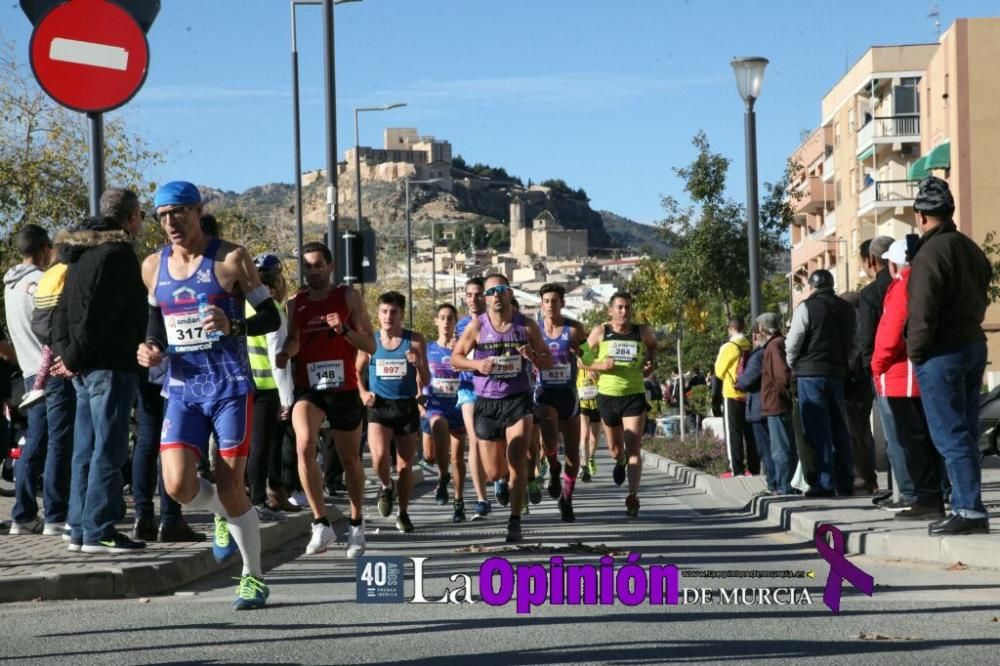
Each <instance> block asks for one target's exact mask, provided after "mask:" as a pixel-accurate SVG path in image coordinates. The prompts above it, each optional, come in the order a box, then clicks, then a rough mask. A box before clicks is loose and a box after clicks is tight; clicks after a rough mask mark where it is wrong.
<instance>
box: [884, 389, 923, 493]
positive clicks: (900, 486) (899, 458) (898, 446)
mask: <svg viewBox="0 0 1000 666" xmlns="http://www.w3.org/2000/svg"><path fill="white" fill-rule="evenodd" d="M876 400H877V401H878V414H879V418H880V419H881V421H882V432H883V433H884V434H885V453H886V456H888V458H889V467H890V468H891V469H892V483H893V484H894V485H895V487H896V489H897V490H898V491H899V499H900V501H902V502H906V503H908V504H910V503H913V502H916V501H917V491H916V489H915V488H914V486H913V477H911V476H910V470H909V468H908V467H907V466H906V451H905V450H904V449H903V445H902V443H900V441H899V434H898V433H897V430H896V420H895V418H894V417H893V415H892V409H891V408H890V407H889V400H888V398H885V397H883V396H878V397H877V398H876Z"/></svg>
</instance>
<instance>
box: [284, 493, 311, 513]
mask: <svg viewBox="0 0 1000 666" xmlns="http://www.w3.org/2000/svg"><path fill="white" fill-rule="evenodd" d="M288 501H289V502H291V503H292V504H294V505H295V506H300V507H302V508H303V509H306V508H308V507H309V500H308V499H307V498H306V494H305V493H304V492H302V491H301V490H300V491H298V492H296V493H294V494H293V495H292V496H291V497H289V498H288Z"/></svg>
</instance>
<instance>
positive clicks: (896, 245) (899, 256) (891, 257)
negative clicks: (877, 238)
mask: <svg viewBox="0 0 1000 666" xmlns="http://www.w3.org/2000/svg"><path fill="white" fill-rule="evenodd" d="M882 258H883V259H886V260H887V261H891V262H892V263H894V264H896V265H897V266H905V265H906V264H907V259H906V239H905V238H900V239H899V240H895V241H892V245H890V246H889V249H888V250H887V251H886V252H885V254H883V255H882Z"/></svg>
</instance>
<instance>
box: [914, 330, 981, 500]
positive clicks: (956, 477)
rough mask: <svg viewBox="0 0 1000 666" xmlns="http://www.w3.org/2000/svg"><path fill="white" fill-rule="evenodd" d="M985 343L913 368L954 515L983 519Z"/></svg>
mask: <svg viewBox="0 0 1000 666" xmlns="http://www.w3.org/2000/svg"><path fill="white" fill-rule="evenodd" d="M985 369H986V343H985V342H976V343H973V344H970V345H967V346H965V347H963V348H962V349H959V350H957V351H951V352H946V353H942V354H937V355H935V356H932V357H930V358H929V359H927V360H926V361H924V362H923V363H922V364H920V365H917V366H916V370H917V379H919V380H920V393H921V399H922V402H923V405H924V413H925V414H926V415H927V426H928V428H929V429H930V432H931V439H932V440H933V441H934V446H935V448H937V450H938V453H940V454H941V457H942V458H944V463H945V466H946V467H947V469H948V478H949V480H950V481H951V508H952V511H954V512H955V513H957V514H958V515H960V516H962V517H964V518H986V517H987V514H986V508H985V507H984V506H983V499H982V489H981V486H982V469H981V467H980V465H979V445H978V439H979V394H980V391H981V390H982V381H983V371H984V370H985Z"/></svg>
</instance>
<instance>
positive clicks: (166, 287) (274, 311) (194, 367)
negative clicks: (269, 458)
mask: <svg viewBox="0 0 1000 666" xmlns="http://www.w3.org/2000/svg"><path fill="white" fill-rule="evenodd" d="M153 201H154V203H155V206H156V216H157V218H158V219H159V221H160V224H161V225H162V227H163V230H164V231H165V232H166V234H167V238H168V240H169V244H168V245H167V246H166V247H164V248H163V249H162V250H161V251H159V252H156V253H154V254H151V255H149V256H148V257H146V259H145V261H143V263H142V276H143V280H144V282H145V283H146V286H147V288H148V289H149V303H150V312H149V323H148V326H147V338H146V341H145V342H143V343H142V344H140V345H139V349H138V352H137V357H138V360H139V363H140V365H142V366H144V367H147V368H151V367H154V366H157V365H159V364H160V362H161V361H162V360H163V357H164V355H165V354H166V355H169V357H170V363H169V368H170V375H169V378H168V379H167V387H166V393H167V398H168V399H167V406H166V411H165V414H164V419H163V431H162V433H161V437H160V461H161V464H162V467H163V482H164V487H165V489H166V490H167V492H168V493H169V494H170V496H171V497H173V498H174V499H175V500H177V501H178V502H180V503H181V504H183V505H184V506H185V507H187V508H189V509H201V510H207V511H211V512H212V513H214V514H216V535H215V543H214V545H213V552H214V554H215V556H216V558H217V559H219V560H225V559H227V558H228V557H229V556H231V555H232V554H233V553H234V552H235V550H236V549H237V548H238V549H239V551H240V554H241V555H242V557H243V574H242V578H241V579H240V584H239V587H237V590H236V594H237V596H236V601H235V603H234V607H235V608H236V610H248V609H254V608H261V607H263V606H264V604H265V602H266V601H267V597H268V593H269V592H268V589H267V586H266V585H265V584H264V577H263V570H262V568H261V563H260V524H259V522H258V518H257V512H256V511H254V510H253V507H252V506H251V505H250V500H249V499H248V497H247V494H246V488H245V486H244V478H245V471H246V463H247V458H246V456H247V454H248V452H249V449H250V434H251V433H250V424H251V422H252V418H253V379H252V377H251V374H250V367H249V361H248V359H247V344H246V337H245V336H246V335H248V334H249V335H262V334H266V333H270V332H271V331H274V330H277V328H278V326H279V325H280V323H281V319H280V315H279V313H278V308H277V306H276V305H275V303H274V301H273V300H272V298H271V295H270V293H269V292H268V290H267V288H266V287H265V286H264V285H263V284H261V281H260V277H258V275H257V269H256V268H254V264H253V260H252V259H251V258H250V255H249V253H248V252H247V251H246V249H245V248H243V247H241V246H239V245H234V244H233V243H229V242H227V241H223V240H221V239H219V238H210V237H208V236H206V235H205V233H204V232H203V231H202V229H201V225H200V224H199V217H200V216H201V211H202V206H201V195H200V194H199V192H198V188H197V187H195V186H194V185H192V184H191V183H186V182H181V181H174V182H170V183H167V184H166V185H164V186H163V187H161V188H160V189H159V190H157V192H156V194H155V196H154V198H153ZM244 300H246V301H247V302H249V303H250V304H251V305H252V306H253V307H254V308H255V310H256V314H255V315H253V316H252V317H250V318H247V319H244ZM212 433H214V434H215V437H216V440H217V442H218V445H219V461H218V464H217V465H216V467H215V485H212V484H211V483H209V482H208V481H206V480H205V479H203V478H201V477H199V476H198V459H199V457H202V456H207V455H208V440H209V435H210V434H212Z"/></svg>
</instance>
